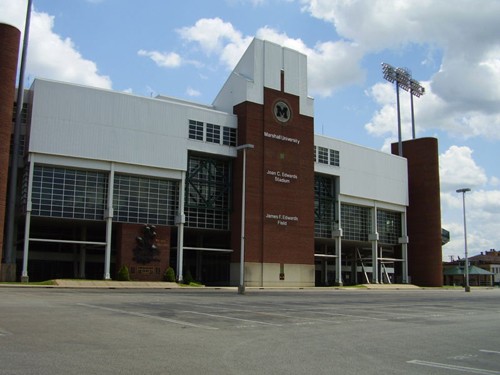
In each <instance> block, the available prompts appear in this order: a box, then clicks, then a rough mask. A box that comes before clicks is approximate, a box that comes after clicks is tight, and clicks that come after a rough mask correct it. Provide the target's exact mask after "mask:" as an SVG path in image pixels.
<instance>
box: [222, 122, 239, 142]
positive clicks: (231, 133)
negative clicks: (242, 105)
mask: <svg viewBox="0 0 500 375" xmlns="http://www.w3.org/2000/svg"><path fill="white" fill-rule="evenodd" d="M222 144H223V145H226V146H236V129H234V128H229V127H227V126H224V128H223V138H222Z"/></svg>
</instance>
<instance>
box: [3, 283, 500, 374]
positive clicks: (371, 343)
mask: <svg viewBox="0 0 500 375" xmlns="http://www.w3.org/2000/svg"><path fill="white" fill-rule="evenodd" d="M117 373H119V374H142V373H144V374H194V373H201V374H204V375H207V374H451V375H452V374H459V373H468V374H500V288H496V289H488V290H473V291H472V292H471V293H464V292H463V291H459V290H454V291H447V290H400V291H397V290H392V291H380V290H369V291H367V290H332V289H314V290H286V291H283V290H252V291H248V292H247V294H246V295H238V294H237V293H236V291H235V290H199V289H192V290H186V289H175V290H151V289H138V290H120V289H99V290H98V289H81V290H77V289H57V288H51V289H45V288H6V287H2V288H0V374H2V375H4V374H5V375H11V374H16V375H17V374H23V375H24V374H40V375H46V374H47V375H48V374H117Z"/></svg>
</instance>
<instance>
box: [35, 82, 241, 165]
mask: <svg viewBox="0 0 500 375" xmlns="http://www.w3.org/2000/svg"><path fill="white" fill-rule="evenodd" d="M33 92H34V98H33V112H32V123H31V134H30V144H29V151H30V152H36V153H43V154H53V155H63V156H69V157H75V158H84V159H95V160H105V161H114V162H119V163H124V164H132V165H144V166H151V167H157V168H168V169H177V170H185V169H186V166H187V152H186V150H187V149H188V147H187V145H188V129H189V126H188V123H189V120H190V119H192V120H197V121H202V122H210V123H213V124H217V125H221V126H230V127H236V126H237V123H236V116H234V115H232V114H231V115H228V114H226V113H223V112H219V111H215V110H209V109H206V108H203V107H196V106H195V105H193V106H190V105H183V104H179V103H175V102H172V103H170V102H168V101H167V100H163V99H162V100H160V99H151V98H143V97H137V96H133V95H129V94H124V93H117V92H112V91H106V90H100V89H95V88H89V87H83V86H77V85H69V84H64V83H58V82H51V81H44V80H36V81H35V83H34V84H33Z"/></svg>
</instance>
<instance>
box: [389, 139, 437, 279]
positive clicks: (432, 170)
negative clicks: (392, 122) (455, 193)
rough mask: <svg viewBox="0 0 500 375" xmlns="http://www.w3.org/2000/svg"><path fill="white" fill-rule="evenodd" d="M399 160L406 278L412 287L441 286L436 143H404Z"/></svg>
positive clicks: (419, 140) (410, 141)
mask: <svg viewBox="0 0 500 375" xmlns="http://www.w3.org/2000/svg"><path fill="white" fill-rule="evenodd" d="M392 153H393V154H396V155H397V153H398V144H397V143H393V144H392ZM403 157H405V158H406V159H407V160H408V195H409V206H408V211H407V222H408V224H407V227H408V236H409V239H410V242H409V244H408V274H409V275H410V276H411V283H412V284H416V285H420V286H442V285H443V266H442V249H441V246H442V245H441V198H440V189H439V154H438V141H437V139H436V138H420V139H413V140H409V141H405V142H403Z"/></svg>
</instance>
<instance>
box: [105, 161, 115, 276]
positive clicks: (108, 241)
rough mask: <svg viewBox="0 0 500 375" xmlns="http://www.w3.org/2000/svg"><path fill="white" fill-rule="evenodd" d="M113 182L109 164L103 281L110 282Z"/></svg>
mask: <svg viewBox="0 0 500 375" xmlns="http://www.w3.org/2000/svg"><path fill="white" fill-rule="evenodd" d="M114 182H115V165H114V163H111V169H110V171H109V179H108V208H107V210H106V213H105V216H106V249H105V250H104V280H111V274H110V268H111V234H112V232H113V190H114Z"/></svg>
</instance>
